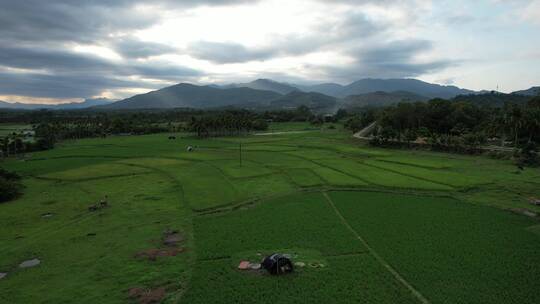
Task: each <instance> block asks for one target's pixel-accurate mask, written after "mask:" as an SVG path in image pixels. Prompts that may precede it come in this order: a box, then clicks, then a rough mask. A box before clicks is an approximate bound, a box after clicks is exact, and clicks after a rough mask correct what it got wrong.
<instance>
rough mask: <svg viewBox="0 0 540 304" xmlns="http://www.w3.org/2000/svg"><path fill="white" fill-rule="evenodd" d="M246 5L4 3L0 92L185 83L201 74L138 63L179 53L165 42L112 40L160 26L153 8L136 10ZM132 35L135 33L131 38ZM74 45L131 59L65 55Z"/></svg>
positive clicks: (84, 93)
mask: <svg viewBox="0 0 540 304" xmlns="http://www.w3.org/2000/svg"><path fill="white" fill-rule="evenodd" d="M245 2H248V1H245V0H202V1H195V0H184V1H172V0H170V1H165V0H158V1H152V2H149V1H138V0H135V1H133V0H116V1H110V0H81V1H73V0H49V1H43V0H19V1H11V0H0V46H1V47H0V70H3V72H2V73H1V74H0V81H1V84H0V94H4V95H13V94H18V95H25V96H35V97H53V98H67V97H88V96H92V95H95V94H99V92H101V91H103V90H105V89H111V88H122V87H145V86H147V84H145V83H141V82H134V81H123V80H118V79H115V78H112V76H116V77H124V78H126V76H138V77H141V78H152V79H160V80H178V81H181V80H184V79H186V78H187V79H189V77H193V76H196V75H200V73H199V72H198V71H195V70H193V69H190V68H186V67H180V66H175V65H171V64H155V63H152V64H150V63H146V64H145V63H138V62H135V61H134V60H131V59H135V58H147V57H149V56H155V55H161V54H167V53H174V52H175V51H176V50H175V49H173V48H171V47H169V46H167V45H162V44H157V43H148V42H143V41H139V40H136V39H134V38H126V37H123V38H111V36H110V34H114V33H120V34H123V33H130V32H132V31H134V30H138V29H144V28H148V27H150V26H152V25H153V24H155V23H156V22H158V21H159V20H160V19H159V16H158V15H157V13H156V12H155V11H154V10H148V9H138V8H137V5H140V4H144V5H152V6H161V7H174V8H179V7H180V8H189V7H195V6H201V5H230V4H239V3H245ZM128 37H129V36H128ZM73 43H79V44H90V45H101V46H106V47H111V48H113V49H114V50H115V51H117V52H118V53H119V54H120V55H122V56H123V57H124V58H125V59H126V60H123V61H120V62H113V61H109V60H105V59H103V58H100V57H97V56H92V55H89V54H81V53H76V52H71V51H68V50H66V45H70V44H73ZM2 66H3V67H10V68H18V69H26V70H40V71H42V70H44V71H46V73H45V74H43V73H35V72H32V71H30V72H28V73H21V71H17V72H16V73H15V72H11V71H10V70H9V69H5V68H4V69H1V67H2Z"/></svg>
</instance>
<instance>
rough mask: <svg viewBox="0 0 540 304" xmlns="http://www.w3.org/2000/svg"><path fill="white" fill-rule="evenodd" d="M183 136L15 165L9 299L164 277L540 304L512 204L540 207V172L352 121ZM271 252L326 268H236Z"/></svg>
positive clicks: (154, 284)
mask: <svg viewBox="0 0 540 304" xmlns="http://www.w3.org/2000/svg"><path fill="white" fill-rule="evenodd" d="M303 128H306V124H291V125H286V124H284V125H277V126H275V130H278V129H279V130H281V131H283V132H286V131H287V130H292V131H298V130H302V129H303ZM281 131H280V132H281ZM176 138H177V139H176V140H169V139H168V134H156V135H146V136H113V137H108V138H99V139H98V138H95V139H84V140H78V141H70V142H63V143H61V144H59V145H58V146H57V147H56V148H55V149H53V150H49V151H42V152H36V153H32V155H31V156H29V157H27V158H26V159H24V160H21V159H16V158H14V159H9V160H6V161H4V162H2V163H1V166H2V167H4V168H6V169H8V170H15V171H16V172H19V173H20V174H21V175H22V176H23V183H24V185H25V186H26V188H25V191H24V192H25V193H24V195H23V196H21V197H20V198H19V199H17V200H15V201H11V202H7V203H3V204H0V222H1V223H2V225H0V245H1V246H0V272H2V273H7V276H5V277H3V278H1V279H0V302H1V303H35V302H40V301H41V302H48V303H66V302H72V301H73V300H74V299H76V300H77V302H78V303H133V302H136V300H134V299H130V298H129V294H130V290H132V289H133V288H140V289H142V290H146V291H151V290H154V289H162V290H164V291H165V292H164V296H163V298H162V299H161V300H162V302H163V303H234V302H237V303H276V302H279V303H298V302H309V303H422V299H427V300H428V301H429V303H539V302H540V291H539V290H538V288H537V286H536V283H537V282H540V260H539V255H538V252H540V233H539V232H538V231H540V230H539V229H538V226H539V224H540V222H539V221H538V220H537V219H535V218H530V217H527V216H524V215H522V214H516V213H515V211H514V212H511V211H509V209H516V208H517V209H519V210H528V211H529V212H533V213H534V212H536V213H540V207H538V206H533V205H531V204H530V203H529V200H530V198H531V197H540V184H539V182H538V181H539V180H540V179H539V178H540V170H539V169H529V168H527V169H526V170H525V171H523V172H518V171H517V170H516V168H515V166H513V164H512V163H511V162H510V161H501V160H492V159H488V158H485V157H481V156H478V157H468V156H456V155H447V154H440V153H431V152H425V151H423V152H421V151H400V150H384V149H373V148H371V147H369V146H367V145H365V144H362V143H359V142H357V141H355V140H353V139H351V138H350V134H347V133H345V132H344V131H342V130H341V129H340V128H338V129H336V130H327V129H324V128H323V129H322V130H310V131H309V133H279V134H275V135H268V136H255V135H253V136H244V137H229V138H227V137H225V138H214V139H197V138H194V137H192V136H191V135H189V134H176ZM240 143H241V144H242V152H241V153H242V154H241V157H242V159H241V162H240V147H239V144H240ZM187 146H193V147H195V149H194V151H193V152H188V151H187V150H186V148H187ZM105 195H106V196H107V197H108V203H109V207H106V208H103V209H99V210H98V211H89V209H88V207H89V206H91V205H93V204H96V203H98V202H99V201H100V200H101V199H102V198H103V197H104V196H105ZM330 202H331V203H330ZM170 231H175V233H178V235H179V236H181V242H180V243H179V245H178V246H177V247H174V249H170V248H168V247H166V246H165V245H163V237H164V235H166V233H170ZM358 236H360V237H361V238H362V240H363V241H362V240H360V239H359V238H358ZM167 250H169V251H167ZM170 250H173V251H170ZM275 251H278V252H284V253H289V254H292V255H293V256H294V258H295V259H297V260H300V261H301V260H303V261H306V262H309V261H316V262H317V263H319V264H323V265H324V267H303V268H298V269H297V271H295V273H294V274H292V275H291V276H284V277H279V278H275V277H271V276H269V275H266V274H264V273H258V272H241V271H239V270H237V265H238V262H239V261H240V260H242V259H251V260H253V261H256V260H257V259H260V258H262V256H264V254H269V253H272V252H275ZM170 252H173V253H174V254H169V253H170ZM141 256H142V258H141ZM149 256H150V257H153V258H148V257H149ZM33 258H38V259H39V260H40V262H41V263H40V264H39V265H38V266H36V267H33V268H25V269H21V268H18V265H19V264H20V263H21V262H22V261H24V260H29V259H33ZM389 269H392V271H389ZM396 274H397V275H396ZM418 295H421V297H419V296H418Z"/></svg>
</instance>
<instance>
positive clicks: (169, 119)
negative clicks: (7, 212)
mask: <svg viewBox="0 0 540 304" xmlns="http://www.w3.org/2000/svg"><path fill="white" fill-rule="evenodd" d="M322 119H323V118H322V117H320V116H316V115H314V114H313V113H312V112H311V111H310V109H309V108H308V107H306V106H300V107H298V108H296V109H293V110H279V111H266V112H251V111H247V110H227V109H225V110H224V109H219V110H217V109H216V110H195V109H183V108H179V109H173V110H171V109H167V110H123V111H107V112H104V111H95V110H77V111H51V110H39V111H0V120H2V121H3V122H8V123H16V124H30V125H32V126H33V127H32V129H33V130H34V132H35V136H34V140H25V136H24V134H10V135H8V136H6V137H5V138H0V154H1V155H2V156H11V155H17V154H21V153H26V152H32V151H39V150H45V149H50V148H52V147H54V145H55V143H57V142H59V141H62V140H68V139H80V138H88V137H104V136H107V135H115V134H150V133H160V132H182V131H186V132H194V133H196V134H197V135H198V136H201V137H205V136H225V135H239V134H244V133H248V132H251V131H253V130H255V131H258V130H266V129H267V128H268V124H267V121H276V122H284V121H311V122H313V123H314V124H318V123H322V122H323V121H321V120H322Z"/></svg>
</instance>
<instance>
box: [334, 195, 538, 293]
mask: <svg viewBox="0 0 540 304" xmlns="http://www.w3.org/2000/svg"><path fill="white" fill-rule="evenodd" d="M331 197H332V199H333V200H334V201H335V204H336V205H337V207H338V209H339V210H340V211H341V212H342V213H343V215H344V217H345V219H346V220H347V221H348V222H349V223H350V224H351V225H352V227H353V228H354V229H355V230H356V231H357V232H358V233H359V234H361V235H362V237H364V238H365V239H366V241H367V242H368V243H369V244H370V245H371V246H372V247H373V248H374V250H375V251H377V252H378V253H379V254H380V255H381V256H383V257H384V258H385V259H386V260H387V261H388V262H389V263H390V264H391V265H392V266H393V267H394V268H395V269H396V270H397V271H398V272H400V273H401V275H402V276H403V277H404V278H405V279H406V280H408V281H409V282H410V283H411V284H412V285H414V286H416V287H417V288H418V289H419V291H420V292H421V293H423V294H424V295H425V296H426V297H427V298H429V299H431V300H432V301H433V302H434V303H444V302H447V301H449V299H452V300H451V302H453V303H538V302H539V301H540V293H538V292H536V291H533V290H535V289H536V284H537V282H538V281H539V280H540V256H539V255H538V254H537V253H538V252H540V238H539V237H538V235H534V234H533V233H531V232H529V231H527V230H526V228H527V227H529V226H530V225H533V224H534V223H536V221H534V220H532V219H529V218H526V217H523V216H518V215H514V214H511V213H509V212H503V211H500V210H496V209H493V208H488V207H482V206H472V205H469V204H466V203H462V202H459V201H456V200H453V199H449V198H430V197H420V196H404V195H395V194H387V193H360V194H358V193H352V192H348V193H343V192H334V193H331Z"/></svg>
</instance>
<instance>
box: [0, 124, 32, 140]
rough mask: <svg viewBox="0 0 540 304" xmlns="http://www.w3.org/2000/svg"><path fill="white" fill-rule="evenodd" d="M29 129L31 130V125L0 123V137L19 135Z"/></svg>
mask: <svg viewBox="0 0 540 304" xmlns="http://www.w3.org/2000/svg"><path fill="white" fill-rule="evenodd" d="M30 129H32V126H31V125H22V124H4V123H0V137H3V136H7V135H11V134H13V133H19V132H21V131H22V130H30Z"/></svg>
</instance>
